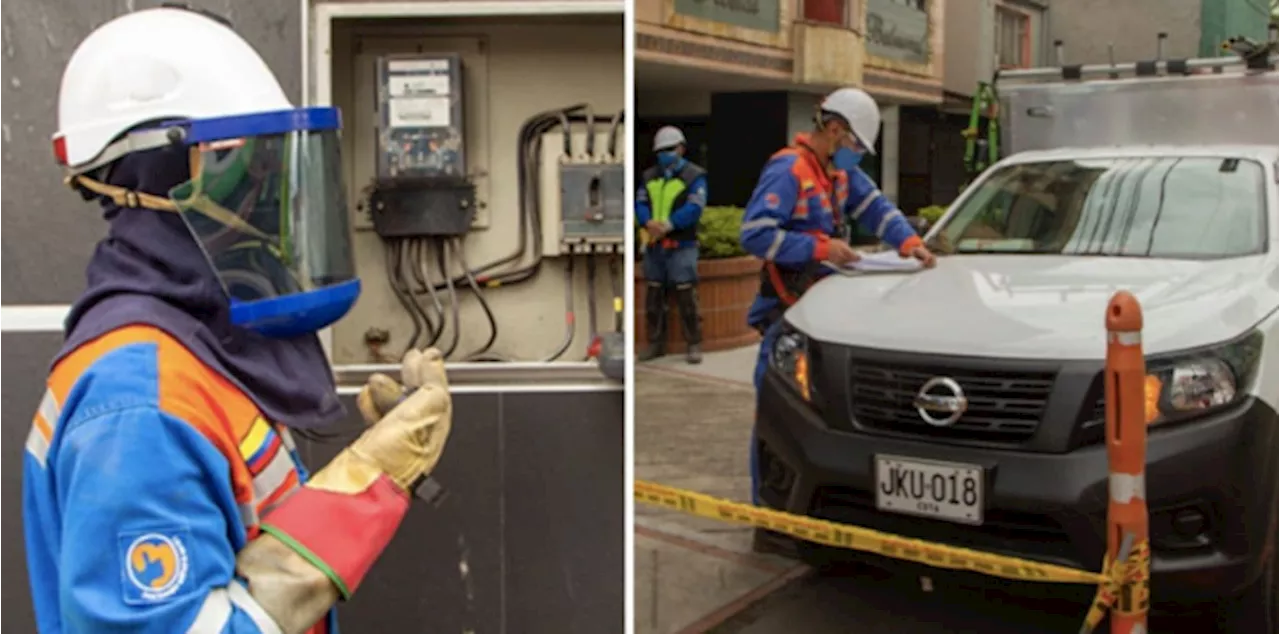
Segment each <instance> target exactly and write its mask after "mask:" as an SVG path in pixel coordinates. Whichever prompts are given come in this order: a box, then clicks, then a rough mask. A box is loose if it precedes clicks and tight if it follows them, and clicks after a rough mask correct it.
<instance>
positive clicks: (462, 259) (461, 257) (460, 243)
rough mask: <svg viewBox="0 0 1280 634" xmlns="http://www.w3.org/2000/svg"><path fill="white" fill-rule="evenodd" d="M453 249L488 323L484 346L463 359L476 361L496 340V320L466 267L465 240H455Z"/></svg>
mask: <svg viewBox="0 0 1280 634" xmlns="http://www.w3.org/2000/svg"><path fill="white" fill-rule="evenodd" d="M454 247H455V248H456V249H457V252H458V264H459V265H461V266H462V270H463V271H465V273H464V275H465V276H466V278H467V285H468V286H470V287H471V290H472V292H474V293H475V294H476V301H477V302H479V303H480V309H481V310H483V311H484V316H485V319H487V320H488V321H489V340H488V341H486V342H484V345H483V346H480V349H479V350H476V351H475V352H473V353H471V354H469V355H467V356H466V357H463V360H464V361H478V360H482V359H483V357H484V354H485V353H486V352H488V351H489V348H492V347H493V342H494V341H496V340H497V339H498V320H497V319H496V318H495V317H494V316H493V310H492V309H490V308H489V302H488V301H487V300H485V298H484V291H482V290H481V289H480V285H479V284H478V283H476V278H475V276H474V275H472V274H471V270H470V269H469V268H468V267H467V248H466V239H465V238H456V239H455V241H454Z"/></svg>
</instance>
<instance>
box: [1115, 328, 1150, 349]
mask: <svg viewBox="0 0 1280 634" xmlns="http://www.w3.org/2000/svg"><path fill="white" fill-rule="evenodd" d="M1111 340H1112V341H1114V342H1115V343H1118V344H1120V345H1122V346H1136V345H1138V344H1140V343H1142V331H1140V330H1125V331H1121V332H1113V333H1111Z"/></svg>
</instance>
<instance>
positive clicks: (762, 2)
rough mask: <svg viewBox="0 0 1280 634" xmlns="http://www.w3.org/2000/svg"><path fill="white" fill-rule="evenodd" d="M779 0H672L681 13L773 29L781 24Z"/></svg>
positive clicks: (734, 24)
mask: <svg viewBox="0 0 1280 634" xmlns="http://www.w3.org/2000/svg"><path fill="white" fill-rule="evenodd" d="M778 3H779V0H674V2H673V3H672V4H673V9H674V12H675V13H676V14H677V15H683V16H687V17H691V18H697V19H699V20H706V21H708V22H719V23H721V24H729V25H733V26H738V27H742V28H747V29H755V30H758V31H767V32H769V33H777V32H778V30H779V29H780V27H781V24H782V15H781V12H780V11H779V6H778Z"/></svg>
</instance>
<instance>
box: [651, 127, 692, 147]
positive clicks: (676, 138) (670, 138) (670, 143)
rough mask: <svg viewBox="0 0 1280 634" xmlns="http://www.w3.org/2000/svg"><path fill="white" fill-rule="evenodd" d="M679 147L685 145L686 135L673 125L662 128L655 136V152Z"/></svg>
mask: <svg viewBox="0 0 1280 634" xmlns="http://www.w3.org/2000/svg"><path fill="white" fill-rule="evenodd" d="M677 145H684V133H683V132H681V131H680V128H677V127H675V126H673V125H667V126H662V127H661V128H659V129H658V133H657V134H655V135H653V151H654V152H657V151H659V150H667V149H670V148H673V147H675V146H677Z"/></svg>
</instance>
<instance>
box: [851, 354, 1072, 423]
mask: <svg viewBox="0 0 1280 634" xmlns="http://www.w3.org/2000/svg"><path fill="white" fill-rule="evenodd" d="M936 376H946V377H950V378H952V379H953V380H955V381H956V382H957V383H959V384H960V387H961V388H963V389H964V394H965V397H966V398H967V399H968V400H969V407H968V409H966V410H965V413H964V415H963V416H961V417H960V420H957V421H956V422H955V423H953V424H951V425H949V426H947V427H936V426H933V425H930V424H928V423H926V422H924V420H922V419H921V418H920V414H919V413H917V412H916V408H915V405H914V403H913V401H914V400H915V397H916V394H917V393H918V392H919V391H920V388H921V387H922V386H923V385H924V384H925V382H926V381H928V380H929V379H931V378H933V377H936ZM1053 381H1054V373H1053V372H1011V371H997V370H955V369H952V370H939V369H927V368H925V367H924V366H915V367H913V366H908V365H903V364H885V363H878V362H867V361H863V360H859V359H854V360H853V361H852V363H851V364H850V366H849V404H850V408H851V410H852V413H853V416H854V419H855V421H856V422H857V423H858V424H859V425H861V426H863V427H865V428H870V429H879V430H885V431H893V432H898V433H907V434H914V435H920V436H928V437H933V438H953V439H968V440H982V441H994V442H1007V443H1016V442H1021V441H1024V440H1026V439H1028V438H1030V437H1031V435H1032V434H1034V433H1035V432H1036V428H1037V427H1038V426H1039V425H1040V420H1041V417H1042V415H1043V414H1044V411H1045V403H1046V401H1048V399H1049V392H1050V390H1052V389H1053Z"/></svg>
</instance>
